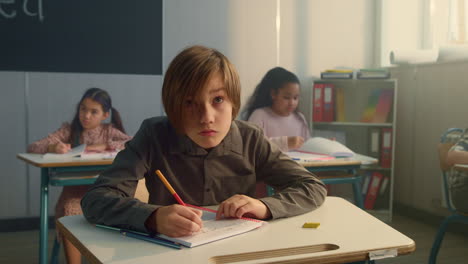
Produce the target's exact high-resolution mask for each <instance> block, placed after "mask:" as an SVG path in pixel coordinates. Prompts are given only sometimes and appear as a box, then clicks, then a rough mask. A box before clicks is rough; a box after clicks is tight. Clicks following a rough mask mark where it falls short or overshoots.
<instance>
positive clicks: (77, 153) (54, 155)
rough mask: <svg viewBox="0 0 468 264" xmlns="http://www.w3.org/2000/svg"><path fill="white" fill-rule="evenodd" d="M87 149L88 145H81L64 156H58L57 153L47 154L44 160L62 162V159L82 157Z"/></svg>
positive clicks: (43, 156)
mask: <svg viewBox="0 0 468 264" xmlns="http://www.w3.org/2000/svg"><path fill="white" fill-rule="evenodd" d="M85 149H86V144H81V145H79V146H77V147H74V148H72V149H71V150H70V151H68V152H67V153H63V154H57V153H46V154H44V155H42V158H43V159H55V160H61V159H68V158H72V157H78V156H80V155H81V154H82V153H83V152H84V151H85Z"/></svg>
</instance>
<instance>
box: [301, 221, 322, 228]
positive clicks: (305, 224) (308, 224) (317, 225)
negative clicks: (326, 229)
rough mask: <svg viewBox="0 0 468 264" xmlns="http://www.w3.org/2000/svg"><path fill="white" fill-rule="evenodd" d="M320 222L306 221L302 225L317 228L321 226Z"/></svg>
mask: <svg viewBox="0 0 468 264" xmlns="http://www.w3.org/2000/svg"><path fill="white" fill-rule="evenodd" d="M319 225H320V223H313V222H308V223H304V224H303V225H302V227H303V228H317V227H319Z"/></svg>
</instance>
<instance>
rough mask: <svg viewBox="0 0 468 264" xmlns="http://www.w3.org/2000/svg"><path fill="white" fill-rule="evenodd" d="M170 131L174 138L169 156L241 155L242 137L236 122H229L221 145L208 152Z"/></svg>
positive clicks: (188, 139)
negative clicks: (229, 125) (178, 154)
mask: <svg viewBox="0 0 468 264" xmlns="http://www.w3.org/2000/svg"><path fill="white" fill-rule="evenodd" d="M172 130H173V133H171V134H172V135H174V136H173V137H171V144H169V152H170V153H171V154H176V153H185V154H189V155H196V156H204V155H208V154H210V156H212V155H214V156H223V155H228V154H230V153H231V152H234V153H236V154H238V155H242V150H243V143H242V136H241V133H240V131H239V127H238V126H237V124H236V121H233V122H231V127H230V128H229V132H228V133H227V135H226V137H224V139H223V140H222V141H221V143H220V144H219V145H218V146H216V147H214V148H213V149H212V150H211V151H210V152H208V151H206V150H205V149H204V148H202V147H200V146H198V145H197V144H196V143H195V142H193V141H192V140H191V139H190V138H189V137H188V136H187V135H185V134H183V135H182V134H177V133H175V130H174V129H173V128H172Z"/></svg>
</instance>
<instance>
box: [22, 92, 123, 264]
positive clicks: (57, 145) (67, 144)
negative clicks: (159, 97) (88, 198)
mask: <svg viewBox="0 0 468 264" xmlns="http://www.w3.org/2000/svg"><path fill="white" fill-rule="evenodd" d="M109 116H111V123H110V124H105V123H103V121H104V120H106V119H107V118H108V117H109ZM130 138H131V137H130V136H128V135H126V134H125V130H124V128H123V125H122V120H121V118H120V114H119V112H118V111H117V110H116V109H115V108H113V107H112V100H111V98H110V96H109V94H108V93H107V92H106V91H104V90H102V89H99V88H90V89H88V90H87V91H86V92H85V94H84V95H83V97H82V98H81V100H80V102H79V103H78V105H77V107H76V113H75V117H74V118H73V121H72V122H71V124H70V123H64V124H63V125H62V126H61V127H60V128H59V129H58V130H57V131H55V132H53V133H51V134H49V135H48V136H47V137H45V138H43V139H41V140H38V141H36V142H34V143H32V144H30V145H29V146H28V152H31V153H47V152H51V153H66V152H68V151H69V150H70V149H71V148H72V147H75V146H78V145H80V144H86V151H106V150H121V149H123V148H124V143H125V142H126V141H128V140H129V139H130ZM87 189H88V186H85V185H80V186H65V187H63V189H62V193H61V194H60V198H59V200H58V202H57V205H56V207H55V217H56V218H57V219H58V218H60V217H62V216H65V215H77V214H82V211H81V206H80V201H81V198H82V197H83V195H84V194H85V192H86V191H87ZM63 241H64V249H65V256H66V258H67V262H68V263H81V255H80V253H79V251H78V250H77V249H76V248H75V247H74V246H73V245H72V244H71V243H70V242H69V241H67V240H65V239H63Z"/></svg>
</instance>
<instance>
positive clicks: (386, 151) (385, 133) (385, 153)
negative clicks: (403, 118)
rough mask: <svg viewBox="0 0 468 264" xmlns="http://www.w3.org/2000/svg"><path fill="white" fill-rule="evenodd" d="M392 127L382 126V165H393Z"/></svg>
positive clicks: (384, 166)
mask: <svg viewBox="0 0 468 264" xmlns="http://www.w3.org/2000/svg"><path fill="white" fill-rule="evenodd" d="M392 133H393V130H392V128H381V139H380V166H381V167H382V168H391V167H392Z"/></svg>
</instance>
